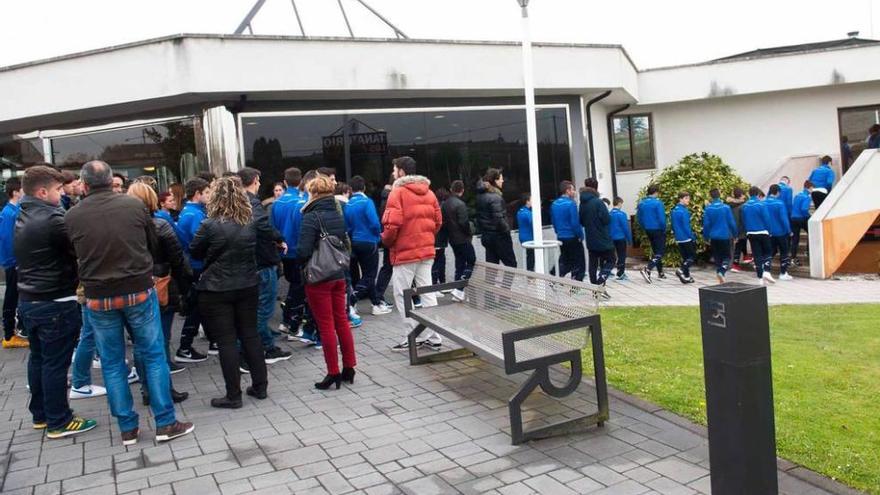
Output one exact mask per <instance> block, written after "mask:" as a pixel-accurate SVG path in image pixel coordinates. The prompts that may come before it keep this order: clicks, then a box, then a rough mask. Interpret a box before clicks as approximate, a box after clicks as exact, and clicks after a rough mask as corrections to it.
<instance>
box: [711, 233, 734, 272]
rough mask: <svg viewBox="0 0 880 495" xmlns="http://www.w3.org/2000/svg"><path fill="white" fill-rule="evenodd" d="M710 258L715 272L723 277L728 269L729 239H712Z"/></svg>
mask: <svg viewBox="0 0 880 495" xmlns="http://www.w3.org/2000/svg"><path fill="white" fill-rule="evenodd" d="M709 244H710V245H711V246H712V258H713V259H714V260H715V271H716V272H718V273H720V274H721V275H724V274H725V273H727V270H728V269H730V239H712V240H710V241H709Z"/></svg>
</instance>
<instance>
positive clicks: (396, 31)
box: [356, 0, 409, 40]
mask: <svg viewBox="0 0 880 495" xmlns="http://www.w3.org/2000/svg"><path fill="white" fill-rule="evenodd" d="M356 1H357V2H358V3H359V4H361V5H363V6H364V8H366V9H367V10H369V11H370V12H372V13H373V15H374V16H376V17H378V18H379V20H381V21H382V22H384V23H385V24H387V25H388V27H390V28H391V29H392V30H393V31H394V34H395V35H396V36H397V37H398V38H403V39H405V40H408V39H409V36H407V35H406V33H404V32H403V31H401V30H400V29H398V28H397V26H395V25H394V24H391V21H389V20H388V19H386V18H385V17H384V16H382V14H380V13H379V12H378V11H377V10H376V9H374V8H373V7H370V6H369V5H368V4H367V2H366V0H356Z"/></svg>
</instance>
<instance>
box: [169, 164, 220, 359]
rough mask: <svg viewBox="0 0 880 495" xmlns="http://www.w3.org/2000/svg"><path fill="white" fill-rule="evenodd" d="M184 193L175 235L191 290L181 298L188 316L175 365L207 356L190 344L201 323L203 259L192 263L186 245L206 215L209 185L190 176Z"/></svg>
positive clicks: (175, 357) (182, 331)
mask: <svg viewBox="0 0 880 495" xmlns="http://www.w3.org/2000/svg"><path fill="white" fill-rule="evenodd" d="M184 191H185V194H186V204H185V205H183V209H182V210H181V211H180V216H179V217H178V218H177V235H178V237H179V239H180V247H182V248H183V252H184V253H185V254H186V257H187V259H188V260H189V264H190V266H191V267H192V271H193V283H192V287H193V288H192V289H191V290H190V293H189V294H185V295H184V297H186V298H187V301H188V303H189V304H188V307H189V314H188V315H187V316H186V319H185V320H184V321H183V329H182V330H181V331H180V346H179V347H178V348H177V352H176V353H175V354H174V360H175V361H177V362H178V363H200V362H202V361H204V360H206V359H208V356H206V355H204V354H202V353H201V352H199V351H197V350H195V349H194V348H193V341H194V340H195V338H196V335H198V333H199V326H200V325H201V324H202V315H201V313H199V306H198V297H196V290H195V287H196V284H197V283H198V281H199V277H201V276H202V270H203V269H204V262H203V261H202V260H195V259H193V258H192V256H190V254H189V245H190V243H191V242H192V240H193V237H195V235H196V232H198V231H199V227H200V226H201V225H202V222H203V221H204V220H205V218H206V217H207V215H208V214H207V209H206V207H205V205H206V204H207V203H208V195H209V194H210V192H211V184H210V183H209V182H208V181H207V180H205V179H203V178H201V177H193V178H192V179H190V180H188V181H186V184H184ZM209 352H210V350H209Z"/></svg>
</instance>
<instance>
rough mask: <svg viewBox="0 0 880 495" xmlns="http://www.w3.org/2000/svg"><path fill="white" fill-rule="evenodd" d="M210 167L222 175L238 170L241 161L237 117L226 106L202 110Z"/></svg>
mask: <svg viewBox="0 0 880 495" xmlns="http://www.w3.org/2000/svg"><path fill="white" fill-rule="evenodd" d="M202 125H203V126H204V131H205V148H206V149H207V155H208V156H207V158H208V167H210V169H211V171H212V172H214V173H215V174H217V175H218V176H219V175H221V174H222V173H223V172H237V171H238V170H239V169H240V168H241V165H240V163H239V150H238V136H237V129H236V125H235V117H234V116H233V115H232V112H230V111H229V110H228V109H227V108H226V107H224V106H219V107H212V108H208V109H205V110H204V111H203V112H202Z"/></svg>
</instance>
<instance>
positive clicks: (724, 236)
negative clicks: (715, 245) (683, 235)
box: [703, 199, 738, 241]
mask: <svg viewBox="0 0 880 495" xmlns="http://www.w3.org/2000/svg"><path fill="white" fill-rule="evenodd" d="M737 234H738V232H737V230H736V220H735V219H734V218H733V210H731V209H730V206H728V205H726V204H724V202H722V201H721V199H715V200H712V202H711V203H709V206H707V207H706V209H704V210H703V238H705V239H710V240H713V241H726V240H730V239H736V237H737Z"/></svg>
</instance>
